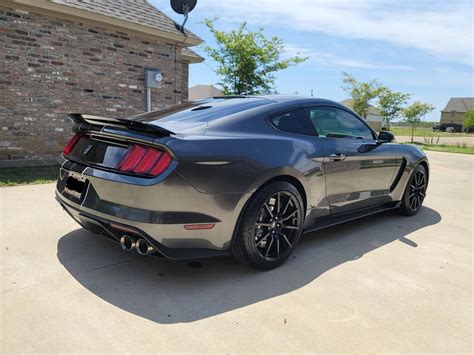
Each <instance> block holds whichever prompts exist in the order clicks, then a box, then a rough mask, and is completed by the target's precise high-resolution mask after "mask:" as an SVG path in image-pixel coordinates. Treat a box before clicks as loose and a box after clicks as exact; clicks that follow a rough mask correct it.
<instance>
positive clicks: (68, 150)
mask: <svg viewBox="0 0 474 355" xmlns="http://www.w3.org/2000/svg"><path fill="white" fill-rule="evenodd" d="M81 137H82V134H81V133H76V134H75V135H74V137H72V138H71V140H70V141H69V143H68V144H67V146H66V147H65V148H64V150H63V153H64V155H66V156H68V155H69V154H71V152H72V150H73V149H74V147H75V146H76V144H77V143H78V142H79V140H80V139H81Z"/></svg>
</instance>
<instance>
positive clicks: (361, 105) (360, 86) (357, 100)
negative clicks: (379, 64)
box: [342, 73, 383, 118]
mask: <svg viewBox="0 0 474 355" xmlns="http://www.w3.org/2000/svg"><path fill="white" fill-rule="evenodd" d="M343 76H344V77H343V79H342V81H343V83H344V85H343V86H342V89H343V90H344V91H345V92H347V93H348V94H349V95H350V97H351V98H352V109H353V110H354V111H355V112H357V114H358V115H359V116H362V117H364V118H367V113H368V111H369V107H370V101H371V100H373V99H375V98H376V97H377V96H379V94H380V93H381V92H382V90H383V87H382V86H381V85H380V84H379V83H378V82H377V81H376V80H372V81H369V82H367V83H364V82H359V81H357V80H356V79H355V78H354V77H353V76H352V75H351V74H348V73H343Z"/></svg>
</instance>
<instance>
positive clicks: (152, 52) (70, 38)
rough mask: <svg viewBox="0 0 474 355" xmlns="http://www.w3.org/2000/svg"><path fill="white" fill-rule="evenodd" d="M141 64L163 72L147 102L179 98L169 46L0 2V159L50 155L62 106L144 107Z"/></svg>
mask: <svg viewBox="0 0 474 355" xmlns="http://www.w3.org/2000/svg"><path fill="white" fill-rule="evenodd" d="M175 53H176V57H175ZM145 66H153V67H158V68H160V69H161V71H162V73H163V76H164V79H163V82H162V88H161V89H153V104H154V105H153V106H154V108H163V107H167V106H170V105H174V104H176V103H179V102H181V101H182V100H185V99H187V95H188V94H187V90H188V82H187V81H188V64H187V63H184V62H181V58H180V50H179V48H178V49H177V50H175V46H174V45H173V44H168V43H163V42H161V43H160V42H158V41H156V40H153V39H150V38H146V37H141V36H139V35H136V34H132V33H126V32H120V31H113V30H108V29H105V28H101V27H100V26H99V25H98V26H92V25H88V24H82V23H80V22H72V21H68V20H62V19H57V18H53V17H48V16H44V15H40V14H35V13H32V12H26V11H22V10H14V9H10V8H6V7H1V6H0V161H1V160H5V159H25V158H27V159H31V158H33V159H34V158H49V157H54V156H55V155H56V154H58V153H59V152H60V151H61V150H62V148H63V147H64V145H65V144H66V143H67V141H68V139H69V138H70V136H71V132H70V128H71V123H70V122H69V120H68V119H67V118H66V113H68V112H87V113H91V114H99V115H105V116H115V117H125V116H128V115H132V114H136V113H140V112H144V111H145V107H146V103H145V88H144V86H143V76H144V67H145ZM175 85H176V90H175ZM175 91H176V92H175Z"/></svg>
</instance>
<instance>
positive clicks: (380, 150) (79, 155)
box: [56, 96, 429, 269]
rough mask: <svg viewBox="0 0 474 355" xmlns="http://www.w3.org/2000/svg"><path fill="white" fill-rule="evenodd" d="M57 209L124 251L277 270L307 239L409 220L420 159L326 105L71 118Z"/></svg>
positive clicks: (309, 101)
mask: <svg viewBox="0 0 474 355" xmlns="http://www.w3.org/2000/svg"><path fill="white" fill-rule="evenodd" d="M69 117H70V118H71V119H72V120H73V122H74V126H73V130H74V132H75V135H74V137H73V138H72V140H71V141H70V142H69V144H68V145H67V146H66V148H65V149H64V152H63V154H61V156H60V157H59V163H60V166H61V167H60V177H59V181H58V183H57V190H56V196H57V199H58V201H59V203H60V204H61V205H62V206H63V207H64V209H65V210H66V211H67V212H68V213H69V215H70V216H71V217H72V218H74V219H75V220H76V221H77V222H78V223H79V224H80V225H81V226H83V227H84V228H86V229H88V230H89V231H91V232H93V233H97V234H102V235H104V236H107V237H109V238H111V239H112V240H115V241H117V242H119V243H120V245H121V246H122V248H123V250H125V251H132V250H136V251H137V252H138V253H139V254H141V255H155V256H161V257H165V258H169V259H175V260H176V259H188V260H189V259H196V258H202V257H213V256H221V255H234V256H235V257H236V258H237V259H238V260H240V261H242V262H246V263H249V264H250V265H252V266H253V267H256V268H259V269H272V268H274V267H277V266H279V265H281V264H282V263H283V262H284V261H285V260H286V259H287V258H288V257H289V256H290V255H291V253H292V252H293V250H294V249H295V247H296V245H297V244H298V240H299V239H300V236H301V234H302V233H303V232H308V231H314V230H316V229H320V228H325V227H328V226H332V225H334V224H337V223H342V222H345V221H348V220H352V219H355V218H359V217H363V216H367V215H370V214H373V213H377V212H380V211H384V210H388V209H394V210H397V211H398V212H400V213H402V214H404V215H414V214H416V213H417V212H418V211H419V209H420V208H421V205H422V203H423V199H424V197H425V193H426V188H427V185H428V177H429V167H428V161H427V158H426V156H425V154H424V153H423V152H422V151H421V150H420V149H418V148H417V147H415V146H411V145H402V144H396V143H392V141H393V135H392V134H391V133H389V132H381V133H380V134H379V135H377V134H376V132H375V131H374V130H373V129H372V128H371V127H370V126H369V125H368V124H367V123H366V122H365V120H364V119H362V118H360V117H359V116H357V115H356V114H355V113H354V112H352V111H350V110H349V109H347V108H346V107H344V106H342V105H340V104H338V103H336V102H333V101H328V100H322V99H314V98H300V97H283V96H258V97H256V96H251V97H247V96H226V97H214V98H211V99H207V100H202V101H196V102H187V103H184V104H181V105H178V106H175V107H172V108H169V109H165V110H160V111H154V112H149V113H145V114H141V115H137V116H133V117H130V118H128V119H118V118H107V117H99V116H93V115H85V114H70V115H69Z"/></svg>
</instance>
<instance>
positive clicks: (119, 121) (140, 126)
mask: <svg viewBox="0 0 474 355" xmlns="http://www.w3.org/2000/svg"><path fill="white" fill-rule="evenodd" d="M67 116H68V117H69V119H70V120H71V121H72V122H74V124H75V125H77V129H78V130H82V129H83V128H84V127H83V126H84V125H87V124H89V125H92V126H96V127H97V126H99V127H100V126H102V127H119V128H127V129H129V130H133V131H141V132H148V133H154V134H159V135H161V136H170V135H172V134H174V133H173V132H171V131H169V130H167V129H165V128H162V127H159V126H156V125H153V124H149V123H146V122H141V121H135V120H129V119H126V118H115V117H103V116H95V115H88V114H81V113H69V114H68V115H67Z"/></svg>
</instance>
